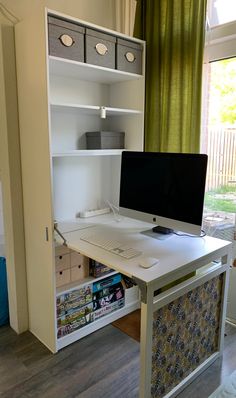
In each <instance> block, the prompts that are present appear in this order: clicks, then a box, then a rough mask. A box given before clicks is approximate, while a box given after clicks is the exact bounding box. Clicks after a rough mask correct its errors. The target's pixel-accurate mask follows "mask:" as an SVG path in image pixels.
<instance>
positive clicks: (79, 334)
mask: <svg viewBox="0 0 236 398" xmlns="http://www.w3.org/2000/svg"><path fill="white" fill-rule="evenodd" d="M138 308H140V301H139V300H137V301H135V302H133V303H130V304H128V305H125V306H124V307H123V308H121V309H119V310H116V311H114V312H111V313H110V314H107V315H105V316H103V317H102V318H100V319H97V320H96V321H94V322H91V323H90V324H89V325H86V326H84V327H82V328H80V329H78V330H76V331H74V332H72V333H70V334H68V335H66V336H64V337H61V338H59V339H57V349H58V350H61V349H62V348H64V347H66V346H67V345H69V344H71V343H74V342H75V341H77V340H79V339H82V338H83V337H85V336H87V335H88V334H90V333H93V332H95V331H96V330H98V329H100V328H102V327H104V326H106V325H108V324H110V323H111V322H114V321H116V320H117V319H119V318H121V317H123V316H125V315H127V314H129V313H130V312H133V311H135V310H137V309H138Z"/></svg>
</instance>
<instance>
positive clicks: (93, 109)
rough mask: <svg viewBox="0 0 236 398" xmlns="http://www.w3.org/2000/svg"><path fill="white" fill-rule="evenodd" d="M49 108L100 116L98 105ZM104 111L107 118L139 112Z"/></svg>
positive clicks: (133, 110)
mask: <svg viewBox="0 0 236 398" xmlns="http://www.w3.org/2000/svg"><path fill="white" fill-rule="evenodd" d="M51 108H52V109H55V110H58V111H62V110H65V111H67V110H74V111H76V112H78V113H86V114H90V115H96V116H97V115H98V116H100V113H101V107H100V106H98V105H79V104H69V103H51ZM104 108H105V109H106V115H107V116H124V115H140V114H142V112H141V111H139V110H137V109H122V108H111V107H106V106H105V107H104Z"/></svg>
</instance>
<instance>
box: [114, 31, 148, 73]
mask: <svg viewBox="0 0 236 398" xmlns="http://www.w3.org/2000/svg"><path fill="white" fill-rule="evenodd" d="M116 68H117V69H119V70H122V71H125V72H130V73H136V74H138V75H141V74H142V45H141V44H139V43H135V42H132V41H129V40H124V39H119V38H117V45H116Z"/></svg>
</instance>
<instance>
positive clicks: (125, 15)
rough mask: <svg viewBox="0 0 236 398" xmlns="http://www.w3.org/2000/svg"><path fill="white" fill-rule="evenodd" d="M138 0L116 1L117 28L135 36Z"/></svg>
mask: <svg viewBox="0 0 236 398" xmlns="http://www.w3.org/2000/svg"><path fill="white" fill-rule="evenodd" d="M135 8H136V0H116V1H115V29H116V30H118V31H119V32H122V33H125V34H126V35H128V36H133V30H134V19H135Z"/></svg>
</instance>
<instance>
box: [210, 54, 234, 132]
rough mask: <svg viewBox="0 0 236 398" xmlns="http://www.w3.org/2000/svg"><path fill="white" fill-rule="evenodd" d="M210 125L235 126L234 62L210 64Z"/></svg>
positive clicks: (230, 60)
mask: <svg viewBox="0 0 236 398" xmlns="http://www.w3.org/2000/svg"><path fill="white" fill-rule="evenodd" d="M209 99H210V103H209V115H210V120H209V122H210V124H214V125H219V124H227V125H234V124H236V60H235V58H230V59H224V60H222V61H217V62H213V63H212V64H211V93H210V98H209Z"/></svg>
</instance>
